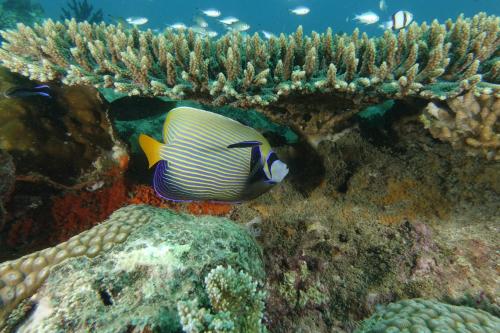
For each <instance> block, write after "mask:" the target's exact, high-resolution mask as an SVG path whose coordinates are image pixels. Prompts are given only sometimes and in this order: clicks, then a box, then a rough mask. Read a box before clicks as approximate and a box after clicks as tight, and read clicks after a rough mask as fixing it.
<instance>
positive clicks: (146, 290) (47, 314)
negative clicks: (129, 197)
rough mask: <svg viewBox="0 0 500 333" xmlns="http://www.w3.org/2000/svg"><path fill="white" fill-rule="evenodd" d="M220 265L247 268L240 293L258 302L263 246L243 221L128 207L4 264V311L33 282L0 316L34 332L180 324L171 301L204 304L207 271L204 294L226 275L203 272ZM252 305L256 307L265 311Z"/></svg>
mask: <svg viewBox="0 0 500 333" xmlns="http://www.w3.org/2000/svg"><path fill="white" fill-rule="evenodd" d="M218 265H224V266H231V267H235V269H237V270H238V271H240V270H241V271H243V272H245V273H241V274H243V275H242V276H241V277H242V280H238V281H241V282H245V281H247V280H249V279H250V280H249V281H250V282H248V281H247V282H248V283H247V284H246V286H248V287H251V289H248V290H246V291H244V290H242V292H256V293H257V294H256V298H255V302H261V300H260V292H257V291H254V290H253V288H254V287H256V286H257V284H256V283H257V282H251V279H253V280H254V281H263V278H264V271H263V264H262V257H261V252H260V249H259V247H258V246H257V244H256V243H255V241H254V239H253V238H252V237H251V236H250V235H249V234H248V233H247V232H246V230H245V229H244V228H242V227H240V226H238V225H236V224H235V223H233V222H231V221H228V220H226V219H221V218H215V217H203V218H196V217H190V216H188V215H177V214H175V213H173V212H171V211H169V210H166V209H157V208H153V207H148V206H136V205H132V206H127V207H125V208H122V209H119V210H117V211H116V212H115V213H113V215H112V216H111V217H110V218H109V219H108V220H107V221H105V222H103V223H102V224H99V225H98V226H95V227H94V228H92V229H90V230H88V231H85V232H83V233H81V234H79V235H77V236H75V237H73V238H72V239H70V240H69V241H68V242H65V243H61V244H59V245H58V246H56V247H54V248H50V249H46V250H43V251H40V252H37V253H33V254H31V255H28V256H25V257H23V258H19V259H17V260H14V261H10V262H4V263H2V264H1V265H0V286H1V289H0V295H1V303H0V316H1V317H2V318H3V319H5V318H6V316H7V315H8V314H9V312H10V311H11V310H12V309H13V308H14V307H15V306H16V305H17V304H18V303H19V302H20V301H22V300H23V299H25V298H28V297H30V296H31V295H32V294H33V293H34V292H35V291H36V290H38V291H37V295H36V297H34V298H33V299H32V300H27V301H25V302H24V303H25V304H24V305H21V306H19V307H18V308H17V309H16V311H14V312H13V313H12V314H11V315H10V317H9V318H7V319H6V320H5V321H3V323H4V324H5V325H7V326H10V327H13V326H11V325H14V326H15V325H20V327H21V328H22V329H26V330H29V329H30V328H34V327H36V328H37V330H39V331H47V330H48V331H58V330H61V329H64V330H71V331H86V330H88V329H93V330H98V331H99V332H116V331H123V330H129V329H132V328H134V327H135V328H137V329H139V330H152V331H155V330H158V331H162V332H177V331H179V329H180V327H181V323H180V321H179V317H178V316H177V302H181V301H186V300H188V299H189V298H191V296H193V297H196V298H197V299H198V300H199V301H200V305H201V306H208V299H207V296H206V294H205V289H204V287H203V280H204V278H205V277H206V276H207V281H208V284H207V288H208V289H207V290H208V292H209V296H210V294H211V293H214V292H216V289H215V288H216V287H217V283H219V282H222V281H224V278H225V277H228V276H229V275H227V274H226V275H224V274H222V275H224V276H222V277H220V279H219V277H218V276H216V275H217V274H218V273H217V272H218V271H216V272H213V273H212V275H213V277H214V279H211V278H209V275H207V274H209V272H210V270H211V269H212V268H215V267H216V266H218ZM223 273H224V272H223ZM219 275H220V274H219ZM75 286H77V287H76V288H75ZM219 287H221V288H223V286H222V285H219ZM242 288H243V286H242ZM241 295H243V294H238V296H241ZM213 297H215V295H213ZM221 301H222V300H221ZM249 301H250V300H249ZM35 304H36V305H37V306H36V308H35V309H34V310H33V311H31V312H29V311H28V312H25V311H26V309H27V307H28V308H29V307H31V306H32V305H35ZM245 304H248V305H250V302H249V303H245ZM258 304H261V305H260V307H259V308H256V309H255V311H256V313H257V312H259V311H260V313H262V303H258ZM109 305H113V306H109ZM212 305H214V304H212ZM242 306H243V304H242ZM222 308H223V307H222ZM240 310H241V311H244V308H242V309H240ZM238 314H239V312H238ZM61 325H64V326H61ZM89 325H90V326H89ZM252 325H254V324H252Z"/></svg>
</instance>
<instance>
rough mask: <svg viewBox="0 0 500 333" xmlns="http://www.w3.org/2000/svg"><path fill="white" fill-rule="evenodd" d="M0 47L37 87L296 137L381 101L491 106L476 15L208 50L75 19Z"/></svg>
mask: <svg viewBox="0 0 500 333" xmlns="http://www.w3.org/2000/svg"><path fill="white" fill-rule="evenodd" d="M2 36H3V37H4V39H5V40H6V42H5V43H4V44H3V46H2V49H1V50H0V61H1V62H2V64H3V65H4V66H6V67H7V68H9V69H10V70H12V71H14V72H17V73H21V74H23V75H25V76H28V77H30V78H32V79H35V80H39V81H51V80H61V81H62V82H63V83H65V84H70V85H75V84H90V85H94V86H96V87H104V88H113V89H115V90H116V91H117V92H121V93H126V94H129V95H144V96H167V97H169V98H172V99H193V100H197V101H200V102H203V103H208V104H212V105H223V104H232V105H233V106H237V107H243V108H251V107H257V108H258V109H259V110H261V111H263V112H265V113H266V114H267V115H269V116H270V117H271V118H272V119H274V120H276V121H283V122H287V123H289V124H291V125H292V126H294V128H295V129H296V130H298V131H300V132H302V133H303V134H305V135H315V134H318V133H319V134H321V133H326V132H328V131H331V129H332V128H334V127H335V126H337V124H338V123H339V122H342V121H345V120H346V119H348V118H350V117H351V116H352V115H353V114H355V113H356V112H358V111H359V110H360V109H361V108H362V107H363V106H366V105H368V104H373V103H377V102H380V101H381V100H382V99H386V98H406V97H418V98H424V99H440V100H445V99H448V98H452V97H456V96H458V95H460V94H462V93H464V92H466V91H470V90H472V91H474V92H475V93H483V94H493V95H495V96H497V97H498V96H499V95H500V85H499V84H500V18H499V17H496V16H487V15H486V14H484V13H480V14H478V15H476V16H474V17H473V18H464V17H463V16H459V17H458V18H457V19H456V20H455V21H452V20H448V21H447V22H446V23H445V24H439V23H438V22H437V21H433V22H432V23H431V24H430V25H429V24H427V23H425V22H424V23H422V24H421V25H418V24H416V23H413V24H411V25H410V26H409V27H408V28H407V29H406V30H400V31H399V32H398V33H395V32H393V31H390V30H387V31H386V32H385V33H384V34H383V36H381V37H377V38H368V36H367V35H366V34H365V33H363V34H360V32H359V30H357V29H356V30H354V32H353V33H352V34H351V35H347V34H333V32H332V30H331V29H327V31H326V32H325V33H321V34H320V33H317V32H313V33H312V34H311V35H309V36H306V35H304V33H303V30H302V27H299V28H298V29H297V31H296V32H295V33H293V34H290V35H285V34H281V35H280V36H279V37H272V38H271V39H270V40H269V41H265V40H262V39H261V38H260V37H259V35H258V34H254V35H253V36H246V35H245V36H244V35H242V34H238V33H231V34H227V35H225V36H223V37H221V38H219V39H217V40H215V39H210V38H209V37H201V36H198V35H196V34H195V33H194V32H193V31H191V30H187V31H179V32H174V31H173V30H170V29H167V30H165V31H164V32H163V33H160V34H156V35H155V34H153V33H152V32H151V31H150V30H148V31H139V30H137V29H125V28H124V27H123V26H121V25H118V26H115V25H106V24H104V23H101V24H89V23H86V22H84V23H77V22H76V21H74V20H71V21H68V20H66V21H65V22H64V23H60V22H53V21H51V20H48V21H46V22H45V23H44V24H43V25H36V26H35V27H33V28H30V27H26V26H24V25H22V24H20V25H18V29H17V30H15V31H4V32H2ZM297 110H299V111H298V112H297Z"/></svg>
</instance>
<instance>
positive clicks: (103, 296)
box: [99, 289, 113, 306]
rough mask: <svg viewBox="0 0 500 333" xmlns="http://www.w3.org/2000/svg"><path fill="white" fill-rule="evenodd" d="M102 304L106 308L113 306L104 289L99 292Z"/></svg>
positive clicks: (111, 299)
mask: <svg viewBox="0 0 500 333" xmlns="http://www.w3.org/2000/svg"><path fill="white" fill-rule="evenodd" d="M99 296H100V297H101V300H102V303H103V304H104V305H106V306H109V305H113V297H112V296H111V295H110V294H109V293H108V292H107V291H106V290H104V289H101V290H99Z"/></svg>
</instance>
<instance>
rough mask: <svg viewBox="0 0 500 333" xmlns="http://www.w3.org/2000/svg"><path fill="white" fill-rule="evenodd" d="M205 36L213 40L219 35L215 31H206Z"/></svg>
mask: <svg viewBox="0 0 500 333" xmlns="http://www.w3.org/2000/svg"><path fill="white" fill-rule="evenodd" d="M206 34H207V36H208V37H210V38H214V37H217V36H218V35H219V33H218V32H217V31H213V30H209V31H207V32H206Z"/></svg>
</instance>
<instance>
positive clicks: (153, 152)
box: [139, 134, 162, 168]
mask: <svg viewBox="0 0 500 333" xmlns="http://www.w3.org/2000/svg"><path fill="white" fill-rule="evenodd" d="M139 145H140V146H141V148H142V150H143V151H144V153H145V154H146V157H147V159H148V163H149V167H150V168H151V167H152V166H153V165H155V164H156V163H158V161H160V160H161V157H160V148H161V146H162V144H161V143H160V142H158V141H156V140H155V139H153V138H152V137H150V136H147V135H145V134H141V135H139Z"/></svg>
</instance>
